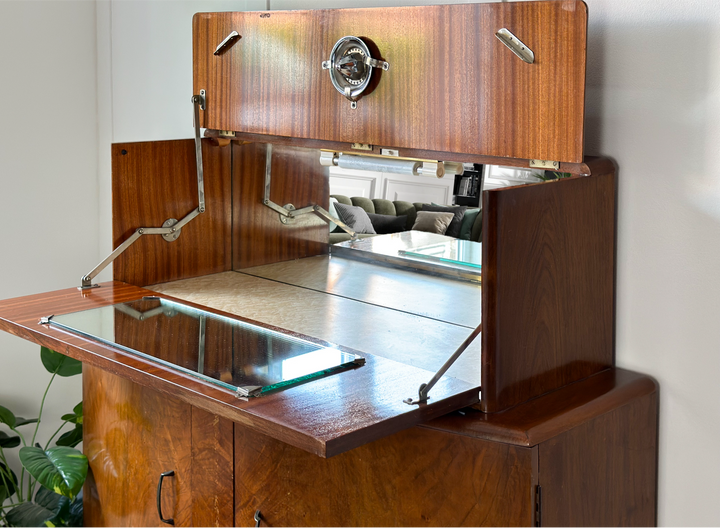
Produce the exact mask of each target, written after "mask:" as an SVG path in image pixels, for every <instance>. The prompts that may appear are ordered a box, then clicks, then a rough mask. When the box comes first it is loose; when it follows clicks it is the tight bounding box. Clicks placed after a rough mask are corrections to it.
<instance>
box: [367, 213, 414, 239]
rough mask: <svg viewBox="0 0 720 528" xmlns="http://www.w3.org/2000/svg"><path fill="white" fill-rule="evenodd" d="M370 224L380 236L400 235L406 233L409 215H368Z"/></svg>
mask: <svg viewBox="0 0 720 528" xmlns="http://www.w3.org/2000/svg"><path fill="white" fill-rule="evenodd" d="M368 216H369V217H370V222H372V225H373V228H374V229H375V232H376V233H377V234H378V235H388V234H390V233H399V232H400V231H405V224H406V223H407V215H401V216H393V215H386V214H373V213H368Z"/></svg>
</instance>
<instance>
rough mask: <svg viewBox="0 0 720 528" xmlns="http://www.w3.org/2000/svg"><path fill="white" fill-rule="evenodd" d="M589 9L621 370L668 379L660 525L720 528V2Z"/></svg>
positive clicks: (591, 109)
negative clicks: (611, 169)
mask: <svg viewBox="0 0 720 528" xmlns="http://www.w3.org/2000/svg"><path fill="white" fill-rule="evenodd" d="M587 3H588V6H589V10H590V34H589V46H588V59H589V68H588V89H589V90H588V94H587V105H586V106H587V116H588V118H587V141H586V151H587V152H588V153H591V154H594V153H602V154H607V155H610V156H613V157H614V158H615V159H616V160H617V163H618V165H619V167H620V173H619V215H618V222H619V230H618V280H617V293H618V300H617V362H618V364H619V365H621V366H623V367H627V368H632V369H636V370H640V371H643V372H647V373H649V374H651V375H653V376H655V378H656V379H657V380H658V381H659V383H660V467H659V471H660V489H659V510H658V513H659V521H660V523H662V524H665V525H674V526H676V525H707V526H712V525H715V526H716V525H720V508H718V507H717V497H718V496H720V480H719V479H718V475H717V473H718V469H720V454H718V449H717V447H716V446H715V439H717V438H718V437H719V436H720V406H719V405H718V403H720V383H718V374H720V324H719V322H720V274H718V269H719V265H718V263H720V170H719V169H718V155H719V154H720V2H714V1H707V0H692V1H691V0H672V1H671V0H662V1H659V0H635V1H633V2H626V1H622V0H588V2H587Z"/></svg>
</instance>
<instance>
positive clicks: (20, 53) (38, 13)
mask: <svg viewBox="0 0 720 528" xmlns="http://www.w3.org/2000/svg"><path fill="white" fill-rule="evenodd" d="M0 49H2V50H3V51H2V53H0V78H1V79H2V82H0V101H2V113H1V114H0V115H1V116H2V123H0V197H2V199H1V200H0V298H2V299H5V298H9V297H16V296H20V295H28V294H31V293H37V292H42V291H47V290H55V289H59V288H66V287H72V286H76V285H78V284H79V281H80V277H81V276H82V275H83V273H85V272H87V271H88V270H89V269H90V268H92V266H93V265H94V263H95V262H96V261H97V259H98V255H99V253H98V244H97V239H98V206H97V193H98V179H97V164H98V155H97V152H98V149H97V147H98V145H97V132H96V115H97V110H96V106H97V102H96V89H95V85H96V72H95V4H94V3H93V2H90V1H85V2H8V1H3V2H0ZM47 315H50V314H47ZM49 379H50V374H48V373H47V371H45V369H44V368H43V366H42V364H41V362H40V347H39V346H37V345H33V344H30V343H29V342H27V341H23V340H21V339H19V338H16V337H13V336H10V335H9V334H6V333H5V332H0V405H3V406H4V407H8V408H9V409H10V410H12V411H13V412H15V414H19V415H22V416H25V417H35V416H37V409H38V407H39V405H40V399H41V397H42V393H43V391H44V389H45V386H46V385H47V382H48V381H49ZM81 399H82V391H81V383H80V377H79V376H76V377H73V378H57V379H56V381H55V382H54V385H53V388H52V389H51V392H50V393H49V395H48V403H47V405H46V410H45V417H46V418H47V420H46V421H45V423H44V424H43V427H42V429H41V435H40V436H39V439H40V441H41V442H43V444H44V441H45V440H46V439H47V438H48V437H49V436H50V434H51V433H52V432H53V431H54V430H55V428H56V427H57V426H58V425H59V424H60V421H59V417H60V415H61V414H63V413H66V412H70V411H71V409H72V407H73V406H74V405H75V404H76V403H78V402H79V401H80V400H81ZM53 418H54V419H53ZM26 429H27V430H30V431H32V429H31V428H30V427H27V428H26ZM43 431H44V432H45V433H46V434H42V433H43ZM31 434H32V433H31ZM29 440H30V439H29V438H28V441H29ZM14 451H15V452H17V450H14ZM16 467H17V466H16Z"/></svg>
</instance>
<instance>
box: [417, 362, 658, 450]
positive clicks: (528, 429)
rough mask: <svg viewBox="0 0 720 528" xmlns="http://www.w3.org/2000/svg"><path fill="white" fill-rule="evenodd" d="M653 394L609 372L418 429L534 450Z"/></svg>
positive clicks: (633, 378) (652, 388)
mask: <svg viewBox="0 0 720 528" xmlns="http://www.w3.org/2000/svg"><path fill="white" fill-rule="evenodd" d="M657 391H658V386H657V383H656V382H655V380H653V379H652V378H651V377H649V376H646V375H644V374H639V373H637V372H632V371H628V370H624V369H616V368H609V369H606V370H603V371H602V372H599V373H598V374H595V375H593V376H590V377H589V378H587V379H584V380H582V381H578V382H576V383H571V384H569V385H567V386H565V387H563V388H561V389H558V390H556V391H553V392H550V393H548V394H545V395H543V396H540V397H538V398H534V399H532V400H530V401H528V402H526V403H522V404H520V405H516V406H515V407H513V408H511V409H508V410H506V411H502V412H497V413H484V412H481V411H480V410H479V409H478V408H477V407H479V406H474V408H470V409H463V410H462V411H460V412H454V413H450V414H448V415H446V416H442V417H440V418H436V419H435V420H432V421H430V422H427V423H425V424H423V425H420V426H419V427H425V428H430V429H438V430H442V431H447V432H452V433H455V434H459V435H467V436H472V437H473V438H481V439H485V440H494V441H497V442H507V443H511V444H514V445H522V446H535V445H538V444H541V443H542V442H545V441H547V440H549V439H551V438H554V437H556V436H558V435H560V434H563V433H565V432H567V431H569V430H571V429H572V428H574V427H577V426H579V425H581V424H583V423H585V422H588V421H590V420H593V419H595V418H597V417H598V416H602V415H604V414H607V413H609V412H611V411H613V410H614V409H617V408H618V407H622V406H623V405H627V404H628V403H630V402H632V401H634V400H637V399H640V398H644V397H645V396H648V395H650V394H655V393H657Z"/></svg>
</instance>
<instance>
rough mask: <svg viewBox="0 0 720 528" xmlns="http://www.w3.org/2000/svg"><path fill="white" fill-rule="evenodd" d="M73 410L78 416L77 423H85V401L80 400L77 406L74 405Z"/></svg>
mask: <svg viewBox="0 0 720 528" xmlns="http://www.w3.org/2000/svg"><path fill="white" fill-rule="evenodd" d="M73 412H74V413H75V416H77V417H78V419H77V421H76V422H75V423H79V424H81V423H83V420H82V419H83V402H80V403H78V404H77V405H76V406H75V407H73Z"/></svg>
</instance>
